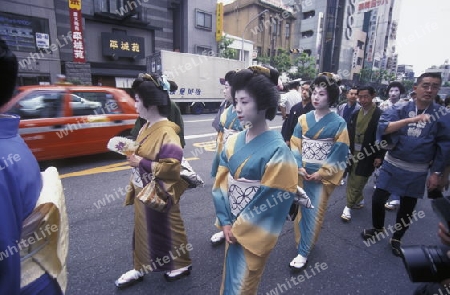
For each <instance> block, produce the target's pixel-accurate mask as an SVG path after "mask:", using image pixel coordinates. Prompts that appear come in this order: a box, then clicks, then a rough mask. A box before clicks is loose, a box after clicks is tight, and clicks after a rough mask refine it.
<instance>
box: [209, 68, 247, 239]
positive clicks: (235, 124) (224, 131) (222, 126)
mask: <svg viewBox="0 0 450 295" xmlns="http://www.w3.org/2000/svg"><path fill="white" fill-rule="evenodd" d="M235 74H236V71H229V72H227V73H226V75H225V78H224V83H223V84H224V86H225V89H224V91H223V93H224V96H225V100H226V101H227V102H228V103H230V104H231V103H232V101H233V98H232V97H231V85H230V84H231V82H232V79H233V77H234V75H235ZM242 130H244V128H243V126H242V125H241V121H240V120H239V119H238V117H237V114H236V110H235V109H234V105H233V104H231V105H229V106H228V107H227V108H225V110H224V111H223V112H222V114H221V115H220V118H219V124H218V132H217V138H216V155H215V156H214V159H213V163H212V168H211V176H212V177H216V174H217V169H218V168H219V162H220V153H221V152H222V150H223V146H224V144H225V142H226V141H227V139H228V137H230V136H231V135H233V134H236V133H238V132H240V131H242ZM210 240H211V244H212V245H213V246H217V245H220V244H222V243H223V242H224V241H225V236H224V235H223V231H219V232H217V233H215V234H213V235H212V236H211V239H210Z"/></svg>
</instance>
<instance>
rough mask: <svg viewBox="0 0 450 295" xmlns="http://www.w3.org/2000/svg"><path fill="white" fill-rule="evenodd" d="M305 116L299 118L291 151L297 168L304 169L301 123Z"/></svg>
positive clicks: (293, 134)
mask: <svg viewBox="0 0 450 295" xmlns="http://www.w3.org/2000/svg"><path fill="white" fill-rule="evenodd" d="M304 118H305V115H301V116H300V117H299V118H298V123H297V125H296V126H295V128H294V132H293V133H292V137H291V140H290V144H291V151H292V154H293V155H294V158H295V161H296V162H297V167H303V163H302V134H303V130H302V124H301V122H302V121H303V120H304Z"/></svg>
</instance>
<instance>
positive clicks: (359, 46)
mask: <svg viewBox="0 0 450 295" xmlns="http://www.w3.org/2000/svg"><path fill="white" fill-rule="evenodd" d="M356 46H357V47H358V48H359V49H363V46H364V42H362V41H360V40H358V41H357V45H356Z"/></svg>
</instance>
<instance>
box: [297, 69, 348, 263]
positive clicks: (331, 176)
mask: <svg viewBox="0 0 450 295" xmlns="http://www.w3.org/2000/svg"><path fill="white" fill-rule="evenodd" d="M338 83H339V80H338V77H337V76H336V75H334V74H331V73H322V74H320V75H319V76H318V77H317V78H316V79H315V80H314V82H313V92H312V96H311V101H312V103H313V105H314V107H315V110H314V111H311V112H309V113H307V114H305V115H302V116H300V117H299V119H298V123H297V126H296V127H295V129H294V133H293V135H292V138H291V150H292V152H293V154H294V156H295V159H296V161H297V165H298V174H299V177H298V181H299V186H300V187H302V188H303V189H304V190H305V192H306V194H307V195H308V196H309V198H310V199H311V202H312V205H313V206H314V208H313V209H307V208H304V207H300V212H299V214H298V215H297V217H296V219H295V221H294V229H295V230H294V231H295V239H296V242H297V244H298V248H297V254H298V255H297V256H296V257H295V258H294V259H293V260H292V261H291V263H290V267H291V269H292V270H293V271H299V270H301V269H303V268H304V267H305V266H306V262H307V259H308V255H309V253H310V251H311V249H312V248H313V246H314V244H315V242H316V241H317V238H318V236H319V232H320V228H321V226H322V222H323V219H324V215H325V211H326V208H327V203H328V198H329V197H330V195H331V193H332V192H333V190H334V188H335V187H336V185H339V183H340V180H341V178H342V175H343V173H344V170H345V168H346V161H347V157H348V151H349V137H348V133H347V124H346V122H345V120H344V119H342V118H341V117H340V116H339V115H337V114H336V113H334V112H332V111H331V110H330V106H331V105H332V103H333V102H334V101H336V100H337V98H338V97H339V86H338Z"/></svg>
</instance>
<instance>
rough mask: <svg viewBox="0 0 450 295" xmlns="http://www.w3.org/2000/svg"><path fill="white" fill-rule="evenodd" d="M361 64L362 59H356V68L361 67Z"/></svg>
mask: <svg viewBox="0 0 450 295" xmlns="http://www.w3.org/2000/svg"><path fill="white" fill-rule="evenodd" d="M362 62H363V59H362V57H358V59H357V60H356V64H357V65H358V66H362Z"/></svg>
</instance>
